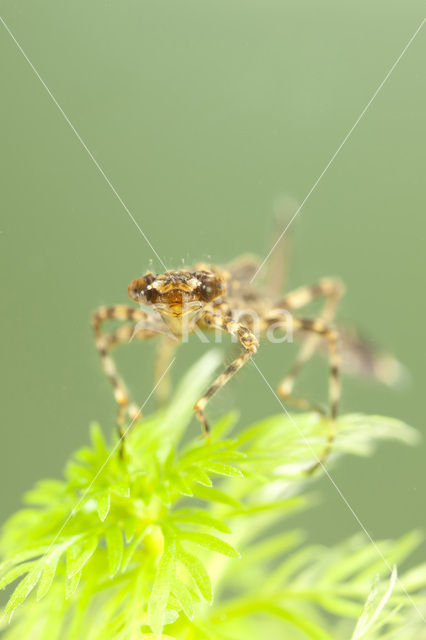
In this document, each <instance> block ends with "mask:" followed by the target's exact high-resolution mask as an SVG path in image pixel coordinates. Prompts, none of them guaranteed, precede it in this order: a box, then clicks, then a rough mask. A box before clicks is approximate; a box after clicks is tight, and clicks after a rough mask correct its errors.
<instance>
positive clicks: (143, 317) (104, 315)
mask: <svg viewBox="0 0 426 640" xmlns="http://www.w3.org/2000/svg"><path fill="white" fill-rule="evenodd" d="M106 320H133V321H134V322H135V321H136V324H132V325H125V326H123V327H120V328H119V329H116V330H115V331H113V332H112V333H110V334H105V333H104V332H103V330H102V325H103V323H104V322H105V321H106ZM145 322H148V323H149V322H150V323H151V327H147V328H145V329H144V328H143V326H141V324H142V325H143V323H145ZM92 324H93V328H94V331H95V340H96V347H97V349H98V351H99V355H100V357H101V362H102V367H103V369H104V371H105V373H106V375H107V377H108V379H109V380H110V382H111V384H112V387H113V390H114V398H115V400H116V402H117V404H118V415H117V429H118V434H119V436H120V438H121V437H122V435H123V425H124V421H125V419H126V415H129V417H130V419H131V420H132V421H136V420H137V419H138V418H139V417H140V415H139V410H138V408H137V407H136V405H135V404H133V403H130V402H129V397H128V393H127V389H126V387H125V385H124V382H123V381H122V380H121V379H120V377H119V375H118V373H117V369H116V366H115V363H114V360H113V359H112V357H111V356H110V351H111V349H112V348H113V347H115V346H119V345H121V344H126V343H128V342H130V341H131V340H132V339H133V338H137V339H148V338H153V337H155V336H156V335H157V333H156V332H155V330H154V329H153V328H152V320H151V319H150V318H149V316H148V314H146V313H145V312H144V311H142V309H134V308H132V307H128V306H126V305H115V306H112V307H101V308H100V309H98V310H97V311H96V312H95V313H94V315H93V318H92Z"/></svg>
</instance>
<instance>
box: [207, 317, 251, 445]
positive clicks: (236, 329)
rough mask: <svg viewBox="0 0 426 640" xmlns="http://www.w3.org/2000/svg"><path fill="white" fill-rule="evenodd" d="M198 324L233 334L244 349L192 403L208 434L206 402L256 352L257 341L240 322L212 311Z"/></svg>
mask: <svg viewBox="0 0 426 640" xmlns="http://www.w3.org/2000/svg"><path fill="white" fill-rule="evenodd" d="M199 324H200V328H202V329H220V330H222V331H225V332H227V333H229V334H231V335H233V336H235V337H236V338H238V340H239V341H240V343H241V345H242V346H243V347H244V351H243V352H242V353H241V355H240V356H238V358H236V359H235V360H234V361H233V362H232V363H231V364H230V365H229V366H228V367H227V368H226V369H225V371H224V372H223V373H222V374H221V375H220V376H219V377H218V378H216V380H215V381H214V382H213V384H212V385H211V386H210V387H209V388H208V389H207V391H206V393H205V394H204V395H203V396H202V397H201V398H200V399H199V400H198V402H196V403H195V405H194V411H195V415H196V416H197V418H198V419H199V420H200V422H201V424H202V425H203V432H204V435H208V433H209V424H208V422H207V418H206V416H205V413H204V409H205V407H206V405H207V403H208V402H209V400H210V398H211V397H212V396H213V395H214V394H215V393H216V391H218V390H219V389H220V388H221V387H223V386H224V385H225V384H226V383H227V382H228V380H229V379H230V378H231V377H232V376H233V375H234V373H236V372H237V371H238V370H239V369H241V367H242V366H243V365H244V364H245V363H246V362H247V361H248V360H249V358H250V357H251V356H252V355H253V353H256V351H257V347H258V341H257V339H256V337H255V336H254V334H253V333H252V332H251V331H249V329H247V328H246V327H244V326H243V325H242V324H241V323H239V322H235V321H233V320H232V319H229V318H227V317H223V316H220V315H216V314H214V313H206V314H205V315H204V317H203V319H202V321H201V322H200V323H199Z"/></svg>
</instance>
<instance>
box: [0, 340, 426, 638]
mask: <svg viewBox="0 0 426 640" xmlns="http://www.w3.org/2000/svg"><path fill="white" fill-rule="evenodd" d="M217 364H218V355H217V353H215V352H211V353H209V354H207V355H206V356H205V357H204V358H203V359H202V360H201V361H200V362H198V363H197V364H196V365H195V366H194V367H193V368H192V369H191V370H190V371H189V373H188V374H187V375H186V377H185V379H184V380H183V381H182V382H181V384H180V387H179V389H178V390H177V392H176V394H175V397H174V399H173V400H172V402H171V404H170V405H169V406H168V407H167V408H166V409H164V410H162V411H159V412H157V413H155V414H154V415H152V416H150V417H147V418H145V419H144V420H143V422H142V423H141V424H139V425H137V427H136V428H134V429H133V431H132V433H131V434H130V435H129V437H128V439H127V440H126V448H125V455H124V457H120V455H119V454H118V448H117V447H115V450H114V449H113V445H116V444H117V443H116V442H114V443H113V444H111V445H107V443H106V442H105V439H104V436H103V434H102V432H101V430H100V428H99V427H98V426H97V425H94V426H93V428H92V444H91V446H90V447H85V448H83V449H80V450H79V451H78V452H77V453H76V454H75V455H74V456H73V458H72V460H71V462H69V464H68V465H67V467H66V472H65V479H64V480H63V481H56V480H53V481H52V480H47V481H42V482H40V483H39V484H38V485H37V486H36V487H35V488H34V489H33V490H32V491H30V492H29V493H28V494H27V495H26V496H25V502H26V504H27V505H28V506H27V507H26V508H25V509H23V510H22V511H20V512H18V513H17V514H15V515H14V516H13V517H12V518H11V519H10V520H9V521H8V522H7V523H6V525H5V526H4V529H3V534H2V537H1V540H0V552H1V554H2V556H3V558H4V562H3V564H2V565H1V566H0V586H1V587H3V588H4V587H7V586H8V585H11V584H12V583H14V582H16V581H18V582H17V586H15V590H14V591H13V592H12V593H11V595H10V598H9V600H8V603H7V604H6V607H5V611H4V615H3V618H2V619H1V627H0V628H1V629H2V630H3V634H4V638H5V640H15V639H19V640H22V638H31V640H38V639H43V640H44V639H47V640H56V639H57V638H61V640H77V639H80V638H84V639H85V640H101V639H102V640H109V639H111V640H112V639H114V640H139V639H142V638H144V639H145V640H150V639H154V638H163V639H164V640H166V639H168V638H177V639H179V640H190V639H191V640H204V639H206V640H238V639H243V638H244V639H251V638H253V640H254V639H258V638H261V637H271V638H284V637H285V638H286V639H289V640H298V639H300V640H303V639H304V638H305V639H306V638H310V639H314V640H331V639H336V638H337V639H338V638H342V639H344V638H350V637H351V635H352V634H353V636H352V637H353V640H360V639H361V638H366V639H367V638H368V639H369V640H373V639H377V638H390V637H391V636H392V634H393V633H394V632H395V630H397V629H398V635H397V636H395V637H398V638H403V640H408V639H409V638H414V634H416V636H417V637H418V629H419V628H420V627H418V622H419V623H420V624H421V625H423V622H422V620H421V618H420V616H418V619H417V618H416V617H414V618H413V619H412V620H411V621H410V623H409V624H407V620H409V615H410V614H411V612H412V611H414V609H413V603H414V604H415V605H416V606H417V607H421V606H422V604H423V600H422V595H421V590H422V589H423V587H424V586H425V583H426V566H420V567H417V568H416V569H413V570H411V571H409V572H408V573H406V574H404V575H401V583H403V584H404V587H405V588H406V589H407V590H408V591H409V592H410V594H411V598H412V600H411V601H410V600H409V599H408V598H407V596H406V594H404V593H403V591H402V588H401V583H400V582H399V581H398V580H397V579H396V574H395V572H394V574H393V576H392V578H391V583H390V586H389V585H388V584H387V583H388V580H389V569H388V566H389V565H388V566H387V565H386V563H385V562H384V561H383V559H382V558H380V556H379V555H378V552H377V549H376V548H374V546H372V545H371V543H370V542H369V541H368V540H366V539H364V538H363V537H362V536H361V535H359V536H355V537H354V538H352V539H350V540H348V541H346V542H343V543H342V544H341V545H339V546H337V547H335V548H331V549H327V548H324V547H319V546H313V545H310V544H306V543H304V532H302V531H299V530H294V529H293V528H291V527H290V525H289V523H288V522H287V519H288V517H289V516H291V515H292V514H294V513H295V512H296V511H298V510H300V509H304V508H307V507H308V506H309V505H310V504H311V503H312V501H313V497H312V496H311V495H310V494H309V493H306V492H307V490H309V489H310V487H311V486H312V483H313V479H312V478H308V477H307V476H306V475H305V474H304V473H303V471H304V469H306V468H308V467H309V466H310V465H311V464H312V459H313V453H312V450H311V449H310V448H309V447H307V446H306V442H305V441H304V438H306V439H308V440H309V442H310V443H311V446H312V448H313V449H314V451H316V452H317V453H319V452H320V451H321V450H322V449H323V447H324V444H325V437H324V433H325V428H324V424H323V423H322V422H320V421H319V420H318V418H317V417H316V416H314V415H312V414H303V415H298V416H297V425H298V427H299V429H300V431H301V432H302V433H303V437H302V436H301V433H300V432H299V431H298V430H297V429H296V428H295V426H294V424H293V423H292V421H291V420H290V419H289V418H288V417H287V416H285V415H283V414H280V415H277V416H272V417H270V418H267V419H265V420H262V421H261V422H259V423H257V424H255V425H252V426H250V427H249V428H246V429H239V430H238V431H236V433H235V434H234V435H232V436H231V435H230V434H231V433H233V429H234V426H235V424H236V420H237V416H236V415H235V414H230V415H227V416H225V417H224V418H222V419H221V420H220V421H219V422H218V423H216V424H215V426H214V428H213V431H212V434H211V439H210V441H209V442H207V441H205V440H204V439H202V438H201V437H200V435H199V433H198V430H197V431H196V432H195V435H193V436H192V437H189V435H188V433H187V426H188V424H189V422H190V420H191V416H192V405H193V403H194V400H195V399H196V398H197V396H198V395H199V393H200V391H201V390H202V389H204V388H205V386H206V383H207V381H208V380H209V379H210V377H211V375H212V373H213V371H214V369H215V367H216V366H217ZM337 430H338V436H337V438H336V441H335V443H334V445H333V454H332V457H333V456H335V457H337V456H339V455H342V454H344V453H356V454H359V455H367V454H369V453H370V452H371V451H372V448H373V446H374V444H375V443H376V442H377V441H378V440H380V439H384V438H395V439H397V440H400V441H403V442H407V443H410V442H413V441H414V440H415V438H416V436H415V433H414V431H413V430H412V429H411V428H409V427H407V426H405V425H403V424H402V423H400V422H398V421H396V420H391V419H387V418H379V417H366V416H360V415H348V416H343V417H341V418H340V419H339V421H338V424H337ZM194 431H195V430H194ZM319 473H320V470H319V471H318V474H319ZM418 542H419V535H418V534H417V533H412V534H409V535H407V536H406V537H405V538H403V539H402V540H400V541H399V542H395V543H394V542H390V541H382V542H380V543H378V547H379V549H380V552H381V553H382V554H383V556H384V557H385V558H386V561H387V563H389V564H390V565H394V564H396V563H398V564H399V563H400V562H401V561H403V560H404V559H405V557H406V556H407V555H408V554H409V553H410V552H411V551H412V549H413V548H414V547H415V546H416V545H417V544H418ZM372 586H373V592H372V594H371V595H370V597H369V599H368V602H367V605H366V608H365V609H364V612H363V614H362V616H361V618H360V619H359V620H358V623H357V622H356V621H357V619H358V618H359V617H360V614H361V611H362V609H363V602H364V601H365V600H366V598H367V596H368V594H369V592H370V590H371V588H372ZM21 605H22V606H21ZM12 614H13V618H12V622H11V624H9V622H10V618H11V616H12ZM413 615H417V613H416V611H414V614H413ZM355 627H356V628H355ZM421 628H422V627H421ZM354 629H355V630H354ZM410 634H411V635H410Z"/></svg>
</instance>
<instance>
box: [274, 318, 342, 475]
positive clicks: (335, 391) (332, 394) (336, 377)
mask: <svg viewBox="0 0 426 640" xmlns="http://www.w3.org/2000/svg"><path fill="white" fill-rule="evenodd" d="M281 318H282V316H281ZM279 321H280V313H279V311H278V312H277V313H276V314H274V312H272V314H271V316H270V317H268V322H269V323H270V324H275V323H277V322H279ZM285 321H286V322H287V321H288V320H287V319H286V320H285ZM292 323H293V329H294V330H295V331H306V332H308V333H310V334H312V335H314V336H316V337H318V338H320V339H321V338H323V339H325V340H327V342H328V353H329V363H330V374H329V391H328V394H329V418H330V427H329V434H328V440H327V445H326V447H325V449H324V450H323V452H322V453H321V455H320V456H319V458H318V461H317V462H316V463H315V464H314V465H312V467H311V468H310V469H308V473H312V472H313V471H315V469H316V468H317V467H318V466H319V465H320V464H321V463H322V462H323V460H325V458H326V457H327V455H328V453H329V451H330V448H331V445H332V443H333V440H334V437H335V433H334V427H333V422H334V421H335V419H336V417H337V412H338V406H339V400H340V353H339V344H338V342H339V335H338V333H337V331H336V330H335V329H334V328H333V327H331V326H330V325H328V324H327V323H325V322H323V320H321V319H316V320H312V319H306V318H293V319H292ZM286 399H287V400H288V401H291V399H292V397H291V396H287V398H286ZM302 402H305V401H302ZM309 404H310V403H307V405H309Z"/></svg>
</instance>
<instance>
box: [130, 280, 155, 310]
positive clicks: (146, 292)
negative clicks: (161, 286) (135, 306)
mask: <svg viewBox="0 0 426 640" xmlns="http://www.w3.org/2000/svg"><path fill="white" fill-rule="evenodd" d="M154 280H155V275H154V274H153V273H146V274H145V275H144V276H142V277H141V278H137V279H136V280H132V282H131V283H130V284H129V286H128V288H127V293H128V294H129V297H130V298H131V299H132V300H134V301H135V302H144V303H146V302H148V303H152V302H155V298H156V297H157V291H156V290H155V289H153V288H152V287H151V284H152V283H153V282H154Z"/></svg>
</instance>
